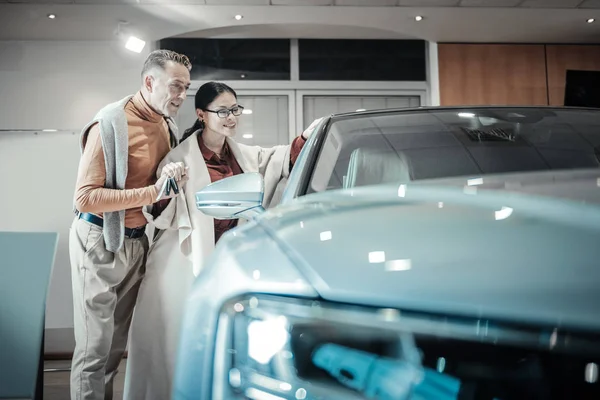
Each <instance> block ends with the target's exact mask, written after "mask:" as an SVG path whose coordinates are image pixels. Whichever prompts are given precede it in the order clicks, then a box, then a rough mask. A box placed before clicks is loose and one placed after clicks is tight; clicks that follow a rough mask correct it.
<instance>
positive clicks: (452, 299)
mask: <svg viewBox="0 0 600 400" xmlns="http://www.w3.org/2000/svg"><path fill="white" fill-rule="evenodd" d="M599 167H600V110H594V109H577V108H565V107H450V108H445V107H424V108H417V109H398V110H375V111H366V112H365V111H363V112H355V113H348V114H338V115H332V116H329V117H327V118H324V119H323V120H322V121H321V123H320V124H319V125H318V126H317V127H316V128H315V131H314V133H313V134H312V135H311V137H310V139H309V141H308V142H307V143H306V145H305V147H304V149H303V150H302V153H301V154H300V157H299V158H298V160H297V162H296V165H295V166H294V168H293V171H292V173H291V174H290V177H289V180H288V182H287V186H286V189H285V192H284V193H283V195H282V198H281V202H280V204H279V205H277V206H275V207H272V208H269V209H268V210H265V209H264V208H263V181H262V177H261V176H260V175H259V174H255V173H247V174H240V175H236V176H233V177H230V178H227V179H223V180H221V181H218V182H215V183H213V184H211V185H209V186H207V187H206V188H204V189H202V190H199V191H198V192H197V193H196V200H197V204H196V206H197V208H198V209H200V210H201V211H202V212H204V213H205V214H207V215H209V216H212V217H214V218H220V219H231V218H241V219H244V220H247V222H246V223H244V224H242V225H241V226H239V227H237V228H235V229H233V230H232V231H230V232H228V233H227V234H226V235H224V236H223V237H222V239H221V240H220V241H219V243H218V245H217V247H216V250H215V252H214V253H213V254H212V255H211V257H210V259H209V260H208V261H207V266H206V269H205V270H203V271H202V273H201V274H200V275H199V276H198V277H197V280H196V281H195V283H194V286H193V289H192V292H191V294H190V296H189V298H188V301H187V304H186V310H185V316H184V322H183V326H182V335H181V338H180V347H179V352H178V358H177V367H176V374H175V377H174V390H173V397H174V398H175V399H180V400H184V399H185V400H192V399H207V400H208V399H227V400H229V399H257V400H261V399H298V400H302V399H328V400H329V399H345V400H347V399H386V400H387V399H390V400H391V399H394V400H399V399H427V400H430V399H442V400H443V399H469V400H471V399H473V400H474V399H489V400H492V399H502V400H508V399H575V398H577V399H598V398H600V382H598V364H599V363H600V290H599V288H600V205H599V202H600V169H599Z"/></svg>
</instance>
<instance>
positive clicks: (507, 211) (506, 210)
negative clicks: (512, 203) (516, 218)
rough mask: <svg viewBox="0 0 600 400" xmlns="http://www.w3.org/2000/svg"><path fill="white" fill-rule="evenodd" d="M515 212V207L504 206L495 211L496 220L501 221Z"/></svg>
mask: <svg viewBox="0 0 600 400" xmlns="http://www.w3.org/2000/svg"><path fill="white" fill-rule="evenodd" d="M512 213H513V209H512V208H510V207H502V209H500V210H499V211H496V212H494V217H495V218H496V221H501V220H503V219H506V218H508V217H510V216H511V214H512Z"/></svg>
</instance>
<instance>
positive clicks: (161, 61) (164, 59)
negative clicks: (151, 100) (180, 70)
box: [142, 50, 192, 77]
mask: <svg viewBox="0 0 600 400" xmlns="http://www.w3.org/2000/svg"><path fill="white" fill-rule="evenodd" d="M169 61H172V62H174V63H177V64H181V65H183V66H184V67H186V68H187V69H188V71H191V70H192V63H191V62H190V59H189V58H188V57H187V56H185V55H183V54H179V53H176V52H174V51H172V50H154V51H153V52H152V53H150V54H149V55H148V58H146V61H145V62H144V68H142V77H143V76H145V75H146V74H147V73H148V71H150V70H151V69H152V68H155V67H159V68H161V69H163V70H164V69H165V67H166V65H167V63H168V62H169Z"/></svg>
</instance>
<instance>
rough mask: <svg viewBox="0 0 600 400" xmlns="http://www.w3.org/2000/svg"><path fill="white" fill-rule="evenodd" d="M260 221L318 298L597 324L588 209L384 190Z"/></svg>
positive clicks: (594, 243) (597, 256) (596, 249)
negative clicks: (314, 290)
mask: <svg viewBox="0 0 600 400" xmlns="http://www.w3.org/2000/svg"><path fill="white" fill-rule="evenodd" d="M555 186H556V187H557V190H559V191H562V190H563V189H560V188H558V186H559V185H558V184H556V185H555ZM596 190H597V191H598V190H600V189H598V188H597V187H596ZM261 225H263V227H265V228H266V229H267V230H268V231H270V232H271V235H272V237H273V238H275V239H276V240H277V241H278V242H279V243H280V246H282V248H283V249H284V250H285V251H286V252H287V254H288V255H289V257H290V258H291V259H292V260H293V261H294V262H295V263H296V264H297V266H298V268H299V269H300V270H301V271H302V273H303V274H304V275H305V277H306V279H307V280H308V281H309V282H310V283H311V284H312V285H313V286H314V287H315V289H316V290H317V291H318V293H319V295H320V296H321V297H323V298H324V299H326V300H330V301H335V302H343V303H353V304H364V305H372V306H377V307H394V308H403V309H410V310H419V311H426V312H427V311H429V312H436V313H438V312H443V313H448V314H456V315H464V316H474V317H481V318H488V317H489V318H502V319H508V320H512V321H519V320H521V321H527V322H535V323H543V324H550V325H553V326H556V325H568V326H572V327H587V328H590V327H593V328H600V291H598V285H599V283H600V268H599V267H600V265H599V264H600V246H599V242H598V240H599V238H600V207H598V206H597V205H589V204H584V203H583V202H581V201H577V202H575V201H569V200H564V199H557V198H550V197H548V196H545V197H534V196H531V195H525V194H519V193H510V192H506V191H498V190H486V189H480V190H478V191H477V192H476V193H474V192H472V191H466V192H465V191H464V190H463V189H458V188H452V187H440V186H436V187H430V186H427V185H414V186H412V185H409V186H406V185H388V186H374V187H364V188H359V189H353V190H347V191H339V192H325V193H320V194H314V195H309V196H305V197H304V198H302V199H301V200H298V201H296V202H294V203H291V204H289V205H287V206H282V207H278V208H276V209H275V210H273V211H272V212H269V213H267V214H265V218H263V219H262V221H261Z"/></svg>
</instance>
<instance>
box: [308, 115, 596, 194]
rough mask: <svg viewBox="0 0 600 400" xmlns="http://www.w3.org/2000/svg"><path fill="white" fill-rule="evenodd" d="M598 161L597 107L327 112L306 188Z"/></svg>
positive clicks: (578, 165)
mask: <svg viewBox="0 0 600 400" xmlns="http://www.w3.org/2000/svg"><path fill="white" fill-rule="evenodd" d="M598 167H600V111H596V110H574V109H549V108H539V109H538V108H476V109H469V110H447V109H446V110H437V111H434V110H417V111H410V112H407V111H399V112H395V113H389V112H388V113H385V112H384V113H379V114H363V115H357V116H355V117H342V118H338V119H335V118H334V119H333V122H332V123H331V125H330V129H329V131H328V133H327V136H326V138H325V140H324V142H323V145H322V148H321V153H320V154H319V157H318V159H317V161H316V164H315V167H314V170H313V174H312V178H311V183H310V185H309V190H308V191H309V192H318V191H324V190H331V189H339V188H351V187H356V186H364V185H372V184H379V183H386V182H408V181H416V180H427V179H440V178H450V177H462V176H466V177H471V176H482V175H488V174H506V173H519V172H533V171H545V170H571V169H579V168H598Z"/></svg>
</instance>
